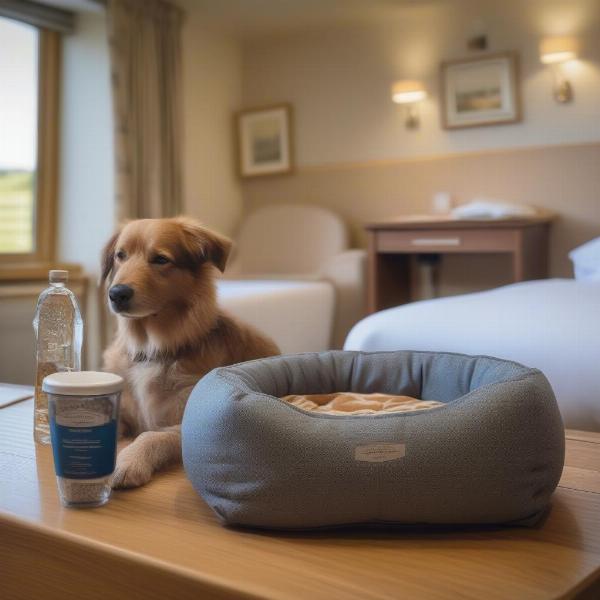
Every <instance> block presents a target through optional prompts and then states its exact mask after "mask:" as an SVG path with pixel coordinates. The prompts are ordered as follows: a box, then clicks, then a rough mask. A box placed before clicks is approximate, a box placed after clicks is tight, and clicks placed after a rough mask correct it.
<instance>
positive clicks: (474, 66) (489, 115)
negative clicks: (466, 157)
mask: <svg viewBox="0 0 600 600" xmlns="http://www.w3.org/2000/svg"><path fill="white" fill-rule="evenodd" d="M441 90H442V103H441V108H442V124H443V126H444V127H445V128H446V129H457V128H460V127H478V126H480V125H499V124H502V123H516V122H517V121H520V120H521V106H520V94H519V83H518V79H517V56H516V54H515V53H513V52H505V53H503V54H494V55H488V56H485V57H481V58H469V59H464V60H456V61H451V62H445V63H442V84H441Z"/></svg>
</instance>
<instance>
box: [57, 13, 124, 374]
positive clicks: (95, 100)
mask: <svg viewBox="0 0 600 600" xmlns="http://www.w3.org/2000/svg"><path fill="white" fill-rule="evenodd" d="M61 92H62V96H61V145H60V151H61V159H60V163H61V168H60V194H59V211H60V217H59V229H58V238H57V239H58V258H59V259H60V260H63V261H68V262H73V263H77V264H80V265H82V266H83V268H84V269H85V272H86V273H87V274H88V276H89V278H90V285H89V287H88V303H87V307H86V323H85V339H86V344H85V350H86V352H87V367H88V368H97V367H99V366H100V347H99V322H98V318H99V310H98V309H99V307H98V292H97V287H96V282H97V279H98V274H99V270H100V252H101V249H102V247H103V245H104V244H105V243H106V240H107V239H108V238H109V237H110V235H111V234H112V232H113V230H114V227H115V210H114V164H113V135H112V100H111V91H110V71H109V59H108V44H107V39H106V17H105V15H104V14H101V13H100V14H95V13H81V14H79V15H78V18H77V29H76V32H75V33H74V34H73V35H66V36H64V38H63V61H62V89H61Z"/></svg>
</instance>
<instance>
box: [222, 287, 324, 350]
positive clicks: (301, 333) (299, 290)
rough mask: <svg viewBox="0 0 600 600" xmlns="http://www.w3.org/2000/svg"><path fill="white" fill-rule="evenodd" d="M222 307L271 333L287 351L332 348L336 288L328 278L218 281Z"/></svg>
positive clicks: (259, 328) (261, 329)
mask: <svg viewBox="0 0 600 600" xmlns="http://www.w3.org/2000/svg"><path fill="white" fill-rule="evenodd" d="M217 294H218V300H219V304H220V306H222V307H223V308H224V309H225V310H226V311H228V312H230V313H231V314H232V315H234V316H236V317H238V318H239V319H241V320H242V321H245V322H246V323H250V324H251V325H254V327H256V328H257V329H258V330H260V331H262V332H263V333H265V334H266V335H268V336H270V337H271V338H272V339H273V340H275V342H276V343H277V345H278V346H279V348H280V349H281V351H282V352H283V353H284V354H294V353H296V352H319V351H322V350H327V349H328V348H330V347H331V336H332V328H333V312H334V296H335V294H334V289H333V286H332V285H331V284H330V283H328V282H326V281H279V280H277V281H271V280H226V279H221V280H219V281H218V282H217Z"/></svg>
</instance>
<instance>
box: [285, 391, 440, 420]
mask: <svg viewBox="0 0 600 600" xmlns="http://www.w3.org/2000/svg"><path fill="white" fill-rule="evenodd" d="M282 400H284V401H285V402H289V403H290V404H292V405H293V406H297V407H298V408H301V409H302V410H308V411H313V410H314V411H317V412H320V413H323V414H326V415H352V416H361V415H385V414H387V413H390V412H412V411H415V410H429V409H430V408H435V407H436V406H443V405H444V403H443V402H436V401H435V400H428V401H427V400H419V399H418V398H411V397H410V396H393V395H391V394H359V393H357V392H335V393H333V394H291V395H289V396H284V397H283V398H282Z"/></svg>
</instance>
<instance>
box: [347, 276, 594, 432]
mask: <svg viewBox="0 0 600 600" xmlns="http://www.w3.org/2000/svg"><path fill="white" fill-rule="evenodd" d="M344 348H345V349H346V350H363V351H375V350H404V349H407V350H434V351H444V352H462V353H466V354H485V355H490V356H496V357H498V358H505V359H510V360H515V361H517V362H520V363H523V364H524V365H527V366H530V367H537V368H539V369H540V370H541V371H543V372H544V374H545V375H546V376H547V377H548V379H549V380H550V383H551V384H552V387H553V388H554V391H555V393H556V396H557V399H558V403H559V407H560V410H561V413H562V416H563V419H564V422H565V425H566V426H567V427H569V428H577V429H586V430H600V281H575V280H571V279H550V280H541V281H528V282H523V283H518V284H514V285H509V286H505V287H501V288H498V289H495V290H491V291H486V292H479V293H475V294H467V295H462V296H454V297H448V298H438V299H435V300H427V301H423V302H415V303H412V304H407V305H403V306H399V307H396V308H392V309H388V310H384V311H381V312H379V313H376V314H373V315H371V316H369V317H367V318H365V319H363V320H362V321H360V322H359V323H358V324H357V325H356V326H355V327H354V328H353V329H352V331H351V332H350V334H349V335H348V338H347V340H346V344H345V346H344Z"/></svg>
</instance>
